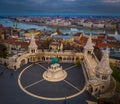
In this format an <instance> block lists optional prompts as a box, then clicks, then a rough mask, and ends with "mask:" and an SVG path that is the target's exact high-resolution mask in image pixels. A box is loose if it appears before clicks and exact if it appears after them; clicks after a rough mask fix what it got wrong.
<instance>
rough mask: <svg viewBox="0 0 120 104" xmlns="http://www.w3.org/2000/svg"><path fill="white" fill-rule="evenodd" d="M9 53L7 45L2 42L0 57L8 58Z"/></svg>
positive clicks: (0, 44)
mask: <svg viewBox="0 0 120 104" xmlns="http://www.w3.org/2000/svg"><path fill="white" fill-rule="evenodd" d="M7 55H8V51H7V47H6V46H5V45H4V44H2V43H0V57H1V58H6V57H7Z"/></svg>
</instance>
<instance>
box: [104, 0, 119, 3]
mask: <svg viewBox="0 0 120 104" xmlns="http://www.w3.org/2000/svg"><path fill="white" fill-rule="evenodd" d="M103 2H105V3H120V0H103Z"/></svg>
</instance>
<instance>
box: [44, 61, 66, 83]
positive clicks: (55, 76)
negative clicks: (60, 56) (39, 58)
mask: <svg viewBox="0 0 120 104" xmlns="http://www.w3.org/2000/svg"><path fill="white" fill-rule="evenodd" d="M66 77H67V72H66V71H65V70H63V69H62V66H60V64H58V63H55V64H52V65H51V66H50V68H49V67H48V70H47V71H45V72H44V73H43V78H44V79H45V80H47V81H51V82H58V81H62V80H64V79H65V78H66Z"/></svg>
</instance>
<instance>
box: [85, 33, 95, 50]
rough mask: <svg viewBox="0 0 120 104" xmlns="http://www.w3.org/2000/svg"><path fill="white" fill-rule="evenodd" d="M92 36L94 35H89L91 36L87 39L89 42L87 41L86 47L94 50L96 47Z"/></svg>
mask: <svg viewBox="0 0 120 104" xmlns="http://www.w3.org/2000/svg"><path fill="white" fill-rule="evenodd" d="M91 37H92V36H91V34H90V36H89V38H88V40H87V43H86V45H85V46H84V48H85V49H88V50H93V49H94V47H93V43H92V38H91Z"/></svg>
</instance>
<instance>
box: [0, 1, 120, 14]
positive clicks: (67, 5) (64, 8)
mask: <svg viewBox="0 0 120 104" xmlns="http://www.w3.org/2000/svg"><path fill="white" fill-rule="evenodd" d="M0 4H1V6H0V13H92V14H94V13H97V14H99V13H100V14H107V13H111V14H115V13H116V14H120V0H92V2H91V0H24V1H23V0H11V1H10V0H9V1H8V0H0ZM113 8H114V9H113Z"/></svg>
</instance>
